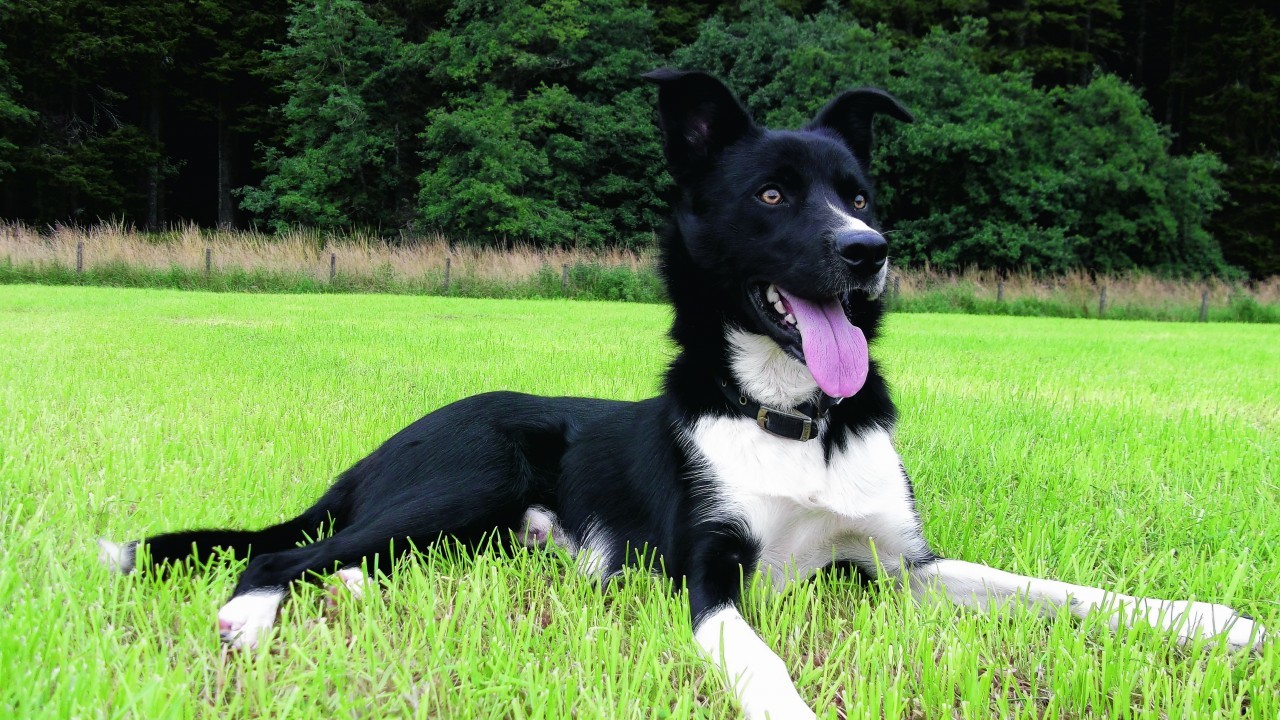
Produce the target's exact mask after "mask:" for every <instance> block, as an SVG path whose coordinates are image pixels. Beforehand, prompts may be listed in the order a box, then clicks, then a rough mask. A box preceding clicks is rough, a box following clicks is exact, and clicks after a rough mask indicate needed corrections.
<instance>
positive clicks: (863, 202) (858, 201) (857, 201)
mask: <svg viewBox="0 0 1280 720" xmlns="http://www.w3.org/2000/svg"><path fill="white" fill-rule="evenodd" d="M853 209H854V210H866V209H867V196H866V195H857V196H855V197H854V198H853Z"/></svg>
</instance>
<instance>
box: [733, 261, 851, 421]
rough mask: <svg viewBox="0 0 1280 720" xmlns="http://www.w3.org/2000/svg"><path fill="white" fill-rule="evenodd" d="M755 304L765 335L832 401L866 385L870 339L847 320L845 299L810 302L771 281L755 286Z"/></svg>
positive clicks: (752, 295) (753, 287)
mask: <svg viewBox="0 0 1280 720" xmlns="http://www.w3.org/2000/svg"><path fill="white" fill-rule="evenodd" d="M749 294H750V296H751V300H752V303H753V304H754V305H755V308H756V312H757V313H758V314H759V315H760V318H761V321H762V324H763V327H764V329H765V330H766V332H767V333H768V334H769V335H770V337H772V338H773V339H774V341H775V342H777V343H778V345H779V346H780V347H781V348H782V349H783V350H784V351H786V352H787V353H789V354H790V355H792V356H793V357H795V358H796V359H797V360H799V361H800V362H803V363H804V364H805V365H806V366H808V368H809V372H810V373H811V374H812V375H813V379H814V380H815V381H816V382H817V383H818V387H819V388H821V389H822V391H823V392H824V393H826V394H827V395H830V396H831V397H839V398H845V397H852V396H853V395H855V394H857V392H858V391H859V390H861V389H862V385H863V383H865V382H866V381H867V373H868V372H869V362H870V361H869V359H868V357H869V356H868V352H867V338H866V336H865V335H864V334H863V333H862V330H861V329H860V328H858V327H857V326H855V325H854V324H853V323H851V322H849V314H848V308H846V307H845V302H846V300H847V296H845V297H831V298H823V299H819V300H807V299H805V298H802V297H800V296H798V295H796V294H795V293H791V292H788V291H786V290H784V289H783V288H780V287H778V286H777V285H774V284H773V283H756V284H755V285H753V286H752V287H751V289H750V293H749Z"/></svg>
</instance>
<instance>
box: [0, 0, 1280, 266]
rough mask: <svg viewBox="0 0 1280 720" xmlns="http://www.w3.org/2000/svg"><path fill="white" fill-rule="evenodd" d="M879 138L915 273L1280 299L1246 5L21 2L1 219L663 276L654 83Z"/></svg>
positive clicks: (1263, 108)
mask: <svg viewBox="0 0 1280 720" xmlns="http://www.w3.org/2000/svg"><path fill="white" fill-rule="evenodd" d="M663 65H671V66H678V67H682V68H688V69H701V70H706V71H709V72H712V73H714V74H716V75H718V76H720V77H721V78H723V79H725V80H726V82H728V83H729V84H730V85H731V86H732V87H733V88H734V89H735V90H736V91H737V92H738V93H740V95H741V97H742V98H743V99H744V100H745V102H746V103H747V105H748V106H749V107H750V108H751V109H752V111H753V113H754V114H755V117H756V119H757V120H758V121H760V122H762V123H764V124H766V125H770V126H795V125H798V124H802V123H804V122H805V121H806V120H807V119H808V118H809V117H811V116H812V115H813V113H814V112H815V111H816V110H817V109H818V108H820V107H821V106H822V104H823V103H824V102H825V101H827V100H828V99H830V98H831V97H832V96H833V95H834V94H836V93H837V92H839V91H840V90H843V89H846V88H849V87H856V86H863V85H870V86H878V87H883V88H886V89H887V90H889V91H890V92H892V93H894V94H895V95H896V96H897V97H898V98H899V99H900V100H901V101H902V102H903V103H904V104H906V105H907V106H908V107H910V108H911V109H912V111H913V113H914V114H915V116H916V122H915V123H913V124H911V125H898V124H896V123H887V122H886V123H885V124H884V125H883V126H881V127H879V128H878V131H879V132H878V136H877V152H876V156H875V168H874V170H875V172H876V174H877V176H878V178H879V188H878V191H879V192H878V205H879V208H880V214H881V220H882V221H883V222H884V224H885V226H886V227H887V228H890V229H891V230H892V235H891V240H892V243H893V247H894V255H895V258H896V261H897V262H900V263H903V264H907V265H915V266H925V265H928V266H930V267H934V268H944V269H964V268H975V267H976V268H984V269H993V270H1000V271H1006V270H1007V271H1018V272H1032V273H1063V272H1067V271H1079V270H1083V271H1086V272H1090V273H1093V272H1097V273H1123V272H1128V271H1130V270H1143V271H1150V272H1153V273H1157V274H1161V275H1169V276H1178V277H1203V276H1219V277H1234V278H1263V277H1268V276H1272V275H1276V274H1278V273H1280V6H1278V5H1276V4H1275V3H1261V2H1259V3H1249V2H1240V1H1238V0H1214V1H1212V2H1210V1H1209V0H1123V1H1121V0H1018V1H1017V2H1005V1H1003V0H946V1H945V2H944V1H942V0H906V1H905V2H895V3H884V2H867V1H866V0H851V1H850V2H841V3H834V2H826V3H822V2H810V1H806V0H778V1H775V2H771V1H769V0H748V1H747V2H742V3H725V4H722V3H711V2H700V1H697V0H679V1H677V2H672V3H661V4H658V3H654V4H645V3H642V2H637V1H636V0H547V1H545V2H537V1H534V0H508V1H497V2H495V1H493V0H456V1H454V2H450V1H449V0H374V1H370V2H362V1H361V0H306V1H299V2H286V1H285V0H119V1H117V2H111V3H101V2H89V1H88V0H0V218H3V219H5V220H7V221H11V222H21V223H24V224H28V225H31V226H35V227H50V226H56V225H59V224H62V225H66V224H71V225H92V224H95V223H98V222H101V221H114V222H123V223H128V224H132V225H136V226H138V227H141V228H145V229H154V230H159V229H162V228H166V227H173V226H176V225H180V224H197V225H199V226H202V227H221V228H249V227H254V228H258V229H260V230H270V231H278V230H280V229H284V228H296V227H308V228H316V229H320V230H334V231H340V230H343V229H353V228H355V229H361V230H362V231H367V232H373V233H376V234H377V235H380V236H382V237H385V238H388V240H389V241H391V242H403V241H405V240H406V239H411V238H413V237H415V236H417V235H421V234H425V233H440V234H444V235H446V236H448V237H449V238H451V239H452V240H453V241H454V242H458V243H475V244H478V245H484V246H495V245H504V244H505V245H510V244H515V243H521V244H531V245H533V246H535V247H546V248H549V247H568V248H631V249H643V248H645V247H647V246H650V245H652V244H653V242H654V237H655V236H654V233H655V230H657V229H659V228H660V227H661V224H662V222H663V213H664V208H665V206H666V202H667V201H668V200H669V199H670V194H671V192H672V191H671V184H670V180H669V178H668V177H667V175H666V172H665V170H664V169H663V165H662V161H661V153H660V149H659V138H658V132H657V129H656V127H655V125H654V117H655V113H654V110H653V101H654V91H653V89H652V88H651V87H649V86H647V85H646V84H645V83H644V82H643V81H642V80H641V79H640V75H641V74H642V73H644V72H645V71H647V70H650V69H653V68H655V67H659V66H663Z"/></svg>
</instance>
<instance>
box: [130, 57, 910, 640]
mask: <svg viewBox="0 0 1280 720" xmlns="http://www.w3.org/2000/svg"><path fill="white" fill-rule="evenodd" d="M647 77H648V79H650V80H651V81H653V82H655V83H657V84H658V86H659V91H660V113H661V118H660V119H661V124H662V127H663V130H664V133H665V136H666V138H667V143H666V156H667V159H668V163H669V167H670V170H671V173H672V175H673V177H674V178H675V179H676V181H677V184H678V185H679V188H680V191H681V197H680V199H679V201H678V202H677V203H676V205H675V208H674V213H673V217H672V220H671V223H670V225H669V227H668V228H667V231H666V233H665V236H664V237H663V240H662V247H661V269H662V274H663V277H664V278H665V281H666V285H667V289H668V291H669V293H670V297H671V301H672V303H673V305H674V307H675V320H674V323H673V326H672V329H671V336H672V337H673V338H674V340H675V341H676V342H677V343H678V344H679V346H680V348H681V351H680V353H679V355H678V356H677V357H676V358H675V360H674V361H673V362H672V363H671V366H670V368H669V370H668V372H667V376H666V382H665V391H664V392H663V394H662V395H660V396H659V397H656V398H653V399H650V400H645V401H642V402H634V403H630V402H615V401H606V400H595V399H579V398H545V397H534V396H530V395H522V394H518V393H512V392H494V393H487V394H483V395H478V396H475V397H470V398H467V399H464V400H460V401H458V402H455V403H453V404H451V405H448V406H446V407H443V408H440V409H439V410H436V411H435V412H432V413H431V414H429V415H427V416H426V417H423V418H422V419H420V420H418V421H417V422H415V423H413V424H412V425H410V426H409V427H407V428H405V429H404V430H402V431H400V432H399V433H397V434H396V435H395V436H393V437H392V438H391V439H390V440H388V441H387V442H386V443H384V444H383V445H382V446H381V447H379V448H378V449H377V450H375V451H374V452H373V453H372V454H371V455H369V456H368V457H366V458H364V459H363V460H361V461H359V462H358V463H356V464H355V465H354V466H353V467H351V468H350V469H349V470H347V471H346V472H344V473H342V475H341V476H340V477H339V478H338V479H337V482H336V483H335V484H334V485H333V486H332V487H331V488H330V489H329V491H328V492H327V493H325V495H324V496H323V497H322V498H321V499H320V500H319V502H317V503H316V504H315V505H314V506H312V507H311V508H309V509H308V510H306V511H305V512H303V513H302V514H301V515H299V516H298V517H296V518H294V519H292V520H288V521H286V522H284V523H281V524H279V525H276V526H273V527H270V528H266V529H264V530H260V531H256V532H254V531H238V530H197V531H187V532H178V533H171V534H165V535H158V536H155V537H151V538H148V539H147V540H146V541H145V545H146V547H147V550H148V552H149V556H150V559H151V561H152V562H153V563H157V564H163V563H167V562H172V561H177V560H181V559H183V558H186V557H188V556H190V555H192V553H193V548H194V552H195V553H196V554H198V555H203V556H206V557H207V556H210V555H211V553H212V552H213V550H214V549H225V550H232V551H235V552H237V553H246V552H250V551H251V553H252V559H251V560H250V562H249V564H248V567H247V569H246V570H245V571H244V573H243V574H242V575H241V577H240V580H239V583H238V585H237V587H236V590H235V595H237V596H238V595H241V594H244V593H247V592H251V591H254V590H255V589H259V588H264V587H278V586H288V585H289V584H290V583H292V582H294V581H297V580H299V579H302V578H303V577H304V576H306V575H307V574H308V573H312V572H321V571H329V570H332V569H334V568H335V567H341V566H349V565H359V564H360V563H361V561H362V560H365V559H372V558H373V556H374V555H375V554H377V555H378V556H379V557H380V558H383V559H386V558H388V557H390V553H389V552H388V548H389V545H390V544H392V543H393V542H394V546H395V547H396V548H399V549H401V550H403V549H405V548H408V547H410V546H411V545H412V546H416V547H419V548H421V547H424V546H426V545H428V544H430V543H431V542H433V541H435V540H436V539H438V538H439V537H440V536H441V535H448V536H453V537H456V538H459V539H461V540H464V541H478V540H480V539H481V538H483V537H485V536H487V535H490V534H491V533H492V532H493V531H494V530H495V529H511V530H517V529H518V528H519V525H520V522H521V518H522V515H523V513H524V511H525V510H526V508H529V507H530V506H535V505H540V506H543V507H545V508H548V509H549V510H551V511H553V512H554V513H555V514H556V515H557V516H558V518H559V521H560V524H561V525H562V526H563V527H564V529H565V530H567V531H568V532H569V533H570V534H571V535H573V536H575V537H578V538H582V537H583V535H584V533H587V532H588V530H589V526H590V525H591V524H596V525H597V526H603V527H604V528H607V532H608V534H609V536H610V538H611V542H610V543H609V548H610V551H609V554H608V556H607V557H605V558H603V561H604V568H603V569H604V574H605V575H606V576H607V575H608V574H610V573H612V572H614V571H616V570H618V569H619V568H621V567H622V565H623V564H624V563H626V562H629V561H630V560H632V559H634V558H628V557H624V555H625V554H626V553H627V548H630V549H631V550H632V551H639V550H641V549H649V550H652V551H656V553H657V554H658V555H659V556H660V557H661V558H662V566H663V568H665V570H666V572H667V573H669V574H670V575H671V576H672V577H673V578H674V579H676V580H677V581H678V582H679V581H683V582H684V583H685V584H686V585H687V587H688V589H689V595H690V605H691V607H690V610H691V613H692V615H693V617H694V618H695V620H696V619H697V618H698V617H699V616H700V615H701V614H702V613H705V612H706V611H708V610H710V609H713V608H716V607H719V606H723V605H724V604H725V603H728V602H734V601H736V599H737V593H738V592H739V586H740V578H741V572H742V568H744V567H745V568H751V567H753V566H754V564H755V561H756V555H757V548H756V547H755V545H754V544H753V541H752V540H751V539H750V538H749V537H748V536H747V535H746V533H744V532H743V530H742V528H741V527H739V526H737V525H736V524H733V523H726V522H723V521H708V520H707V519H706V518H705V513H703V512H702V508H701V507H700V503H702V502H703V498H704V496H705V494H704V492H703V490H704V489H703V488H700V487H699V485H700V483H703V482H704V480H702V479H700V477H699V475H698V473H697V472H695V471H694V466H695V462H696V461H695V459H694V458H691V457H690V452H691V451H690V449H689V448H688V447H687V445H686V443H685V442H684V441H683V439H682V437H681V436H680V433H681V431H682V429H683V428H687V427H689V426H690V425H691V424H692V422H693V421H694V420H696V419H697V418H700V417H704V416H708V415H726V416H735V417H736V416H737V415H738V413H739V410H738V409H737V408H735V407H733V405H732V403H731V402H730V401H729V400H728V399H726V397H725V395H724V393H723V392H722V391H721V389H720V387H719V386H718V384H717V383H718V380H719V379H720V378H725V377H728V376H729V374H730V370H729V363H728V357H727V352H728V351H727V347H726V341H725V328H726V327H727V326H736V327H741V328H746V329H749V330H751V331H753V332H758V333H762V334H767V335H770V336H774V337H777V338H778V340H779V342H780V344H786V343H790V344H792V345H796V343H797V341H796V339H795V338H794V337H791V336H788V335H787V334H786V333H785V332H784V329H779V328H777V327H775V325H776V323H771V321H769V320H768V319H767V318H763V317H761V313H760V311H759V310H758V308H757V304H756V303H755V302H754V301H753V299H752V298H753V294H754V293H756V292H758V286H759V285H760V284H761V283H769V282H776V283H777V284H778V285H779V286H783V287H786V288H788V289H790V290H791V291H793V292H795V293H797V294H800V295H804V296H808V297H813V298H822V297H831V296H835V295H842V296H843V297H844V298H845V306H846V311H847V314H848V317H849V319H850V320H851V321H852V322H853V323H854V324H855V325H856V326H857V327H859V328H861V329H862V331H863V332H864V333H865V335H866V336H867V338H868V340H870V339H873V338H874V336H875V333H876V329H877V327H878V324H879V321H880V317H881V314H882V312H883V306H882V303H881V302H880V300H878V299H872V298H869V297H868V296H867V294H866V293H864V292H859V291H858V290H857V287H856V286H857V283H858V282H860V281H862V280H865V277H862V276H861V275H865V272H863V269H860V268H857V267H854V266H853V265H851V263H850V262H849V261H848V260H846V259H844V258H842V257H841V255H840V248H839V247H838V244H839V243H838V240H837V238H835V237H833V233H832V230H831V229H830V228H829V227H828V226H827V225H826V224H824V223H823V221H822V220H820V219H819V218H817V217H816V216H815V215H814V214H813V213H810V212H808V209H809V208H810V207H812V206H814V205H816V204H817V198H819V197H822V198H826V197H830V198H839V199H842V200H843V201H844V202H845V203H846V204H847V203H848V202H849V200H850V199H851V198H853V197H854V196H855V195H857V194H861V195H863V196H864V198H866V199H868V200H869V199H870V198H871V197H872V195H871V182H870V178H869V175H868V168H867V165H868V163H869V158H870V147H871V120H872V117H873V116H874V115H875V114H876V113H879V112H884V113H888V114H890V115H892V116H895V117H897V118H899V119H901V120H910V115H909V114H908V113H907V112H906V110H904V109H903V108H902V107H901V106H900V105H898V103H897V102H896V101H894V100H893V99H892V98H891V97H889V96H888V95H887V94H884V93H882V92H880V91H872V90H866V91H855V92H852V93H847V94H845V95H843V96H841V97H840V98H839V99H837V100H836V101H834V102H833V103H831V104H830V105H829V106H828V107H827V108H826V109H824V110H823V111H822V112H821V113H820V114H819V115H818V117H817V119H815V120H814V122H813V124H812V125H810V126H809V127H808V128H807V129H805V130H801V131H794V132H785V131H784V132H779V131H768V130H764V129H762V128H759V127H757V126H756V125H755V124H754V123H752V121H751V120H750V119H749V116H748V115H747V113H746V111H745V110H744V109H743V108H742V107H741V106H740V105H739V103H738V102H737V100H736V99H735V98H734V97H733V96H732V95H731V94H730V93H729V91H728V90H727V89H725V88H724V86H723V85H721V84H720V83H719V82H718V81H716V80H715V79H713V78H711V77H709V76H707V75H703V74H699V73H682V72H677V71H671V70H662V71H656V72H654V73H651V74H650V75H649V76H647ZM765 186H777V187H780V188H782V190H783V191H784V192H785V193H786V194H787V197H788V200H787V206H786V207H774V206H768V205H766V204H764V203H763V202H761V201H760V199H759V198H758V197H757V193H758V192H759V190H760V188H762V187H765ZM872 207H873V205H872V204H871V203H870V202H868V203H867V204H866V206H865V208H864V209H862V210H860V211H859V210H854V209H852V208H849V207H846V210H847V211H848V212H849V213H851V214H853V215H855V216H857V217H859V218H860V219H862V220H863V221H865V222H866V223H867V224H868V225H869V226H872V227H874V220H873V214H872ZM879 260H880V262H881V263H882V262H883V257H881V258H879ZM870 265H871V266H874V267H873V268H870V269H874V270H879V268H880V264H878V263H874V262H873V263H871V264H870ZM860 273H861V275H860ZM784 346H785V345H784ZM792 350H793V352H796V353H798V352H799V349H798V345H796V347H794V348H792ZM893 418H894V406H893V404H892V402H891V401H890V399H889V394H888V390H887V388H886V386H885V383H884V381H883V380H882V379H881V377H880V375H879V373H878V372H877V371H876V369H875V367H874V365H872V366H871V368H870V373H869V376H868V378H867V381H866V383H865V385H864V386H863V388H862V389H861V391H860V392H858V393H857V394H856V395H854V396H853V397H852V398H849V399H847V400H845V401H844V402H842V403H840V404H838V405H836V406H835V407H834V408H833V409H832V410H831V412H830V419H829V424H828V427H827V431H826V432H825V433H823V436H822V438H821V439H820V442H823V443H826V444H827V451H828V453H829V452H831V450H832V444H833V443H838V442H840V441H841V439H843V438H845V437H847V433H845V432H843V431H842V429H846V428H847V429H848V430H850V431H852V432H854V433H857V432H858V431H859V430H862V429H864V428H870V427H888V426H890V425H891V424H892V422H893ZM322 527H323V528H325V529H327V530H328V531H329V532H330V533H331V535H330V536H329V537H326V538H324V539H321V540H319V541H318V542H314V543H310V544H306V545H302V546H299V543H301V542H303V541H304V539H305V538H308V537H315V536H316V534H317V533H318V532H319V531H320V530H321V528H322ZM638 555H639V553H636V556H638ZM383 567H384V568H386V567H388V566H387V565H385V564H384V565H383Z"/></svg>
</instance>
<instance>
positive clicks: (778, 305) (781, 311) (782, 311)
mask: <svg viewBox="0 0 1280 720" xmlns="http://www.w3.org/2000/svg"><path fill="white" fill-rule="evenodd" d="M773 309H774V310H777V311H778V314H779V315H786V314H787V309H786V308H785V307H783V306H782V301H781V300H779V301H778V302H776V303H774V304H773Z"/></svg>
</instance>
